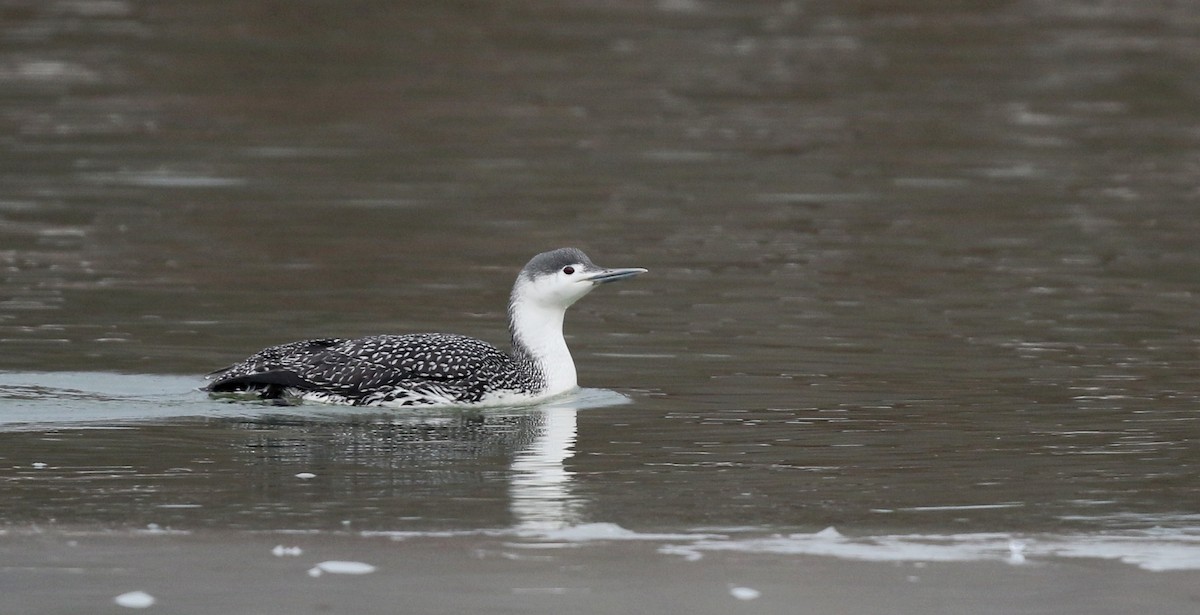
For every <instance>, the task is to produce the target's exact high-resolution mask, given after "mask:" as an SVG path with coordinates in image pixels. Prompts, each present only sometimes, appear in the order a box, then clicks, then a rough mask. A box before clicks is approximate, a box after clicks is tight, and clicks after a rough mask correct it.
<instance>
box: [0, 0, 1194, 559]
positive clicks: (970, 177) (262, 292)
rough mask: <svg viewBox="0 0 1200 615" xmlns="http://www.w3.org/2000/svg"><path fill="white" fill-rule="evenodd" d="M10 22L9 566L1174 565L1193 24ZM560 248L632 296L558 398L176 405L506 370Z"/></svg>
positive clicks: (919, 18) (924, 20)
mask: <svg viewBox="0 0 1200 615" xmlns="http://www.w3.org/2000/svg"><path fill="white" fill-rule="evenodd" d="M0 11H2V14H0V17H2V18H3V19H2V21H3V31H2V35H3V37H2V39H0V126H3V131H2V133H3V136H0V152H2V154H0V155H2V157H3V159H4V160H5V163H4V164H3V165H2V166H0V187H2V193H0V369H3V370H7V373H5V374H0V376H2V377H0V425H2V428H3V432H2V433H0V441H2V444H0V460H2V461H3V463H0V466H3V467H0V485H3V490H4V493H5V497H3V498H0V521H2V522H3V523H4V524H7V525H12V526H28V525H42V524H50V523H53V524H60V525H64V526H84V527H91V528H114V527H120V528H124V527H143V526H146V525H148V524H155V526H156V527H171V528H177V529H184V530H187V529H201V528H234V529H253V530H280V529H315V530H341V529H344V528H346V527H351V528H355V529H359V530H364V531H367V530H370V531H400V532H403V531H433V530H478V529H492V528H512V527H516V528H541V529H543V530H544V529H547V528H561V527H576V526H581V527H607V526H603V525H601V526H589V525H587V524H614V525H615V526H619V527H620V528H626V529H628V530H630V531H639V532H646V533H653V532H696V533H704V532H706V531H711V530H712V529H713V528H721V530H720V531H732V529H731V528H739V529H737V531H751V532H758V533H764V534H772V533H778V532H784V533H787V532H799V533H804V535H807V533H810V532H812V533H815V532H819V531H820V530H822V529H823V528H825V527H827V526H831V525H832V526H836V527H837V528H838V529H839V530H840V531H841V532H842V533H843V534H849V535H868V536H870V535H893V534H905V533H909V532H913V533H918V534H922V535H927V534H928V535H948V534H954V535H957V534H964V533H989V532H1000V533H1005V535H1007V533H1016V534H1036V535H1040V536H1051V537H1055V536H1057V537H1062V536H1079V535H1088V536H1117V535H1118V534H1116V533H1120V532H1145V531H1151V530H1154V531H1167V532H1168V533H1169V535H1168V536H1167V538H1166V540H1167V542H1168V543H1171V544H1174V545H1175V546H1182V548H1184V549H1185V555H1184V558H1183V560H1184V561H1185V562H1188V561H1190V562H1191V564H1188V565H1187V566H1193V567H1194V566H1200V553H1198V552H1197V551H1196V550H1195V549H1194V547H1193V546H1189V545H1191V544H1192V543H1191V542H1189V541H1191V540H1192V538H1194V536H1195V535H1196V534H1197V533H1200V525H1197V514H1198V513H1200V510H1198V507H1200V481H1198V479H1197V476H1198V474H1200V472H1198V468H1197V457H1196V452H1195V444H1196V439H1197V436H1198V435H1200V424H1198V422H1197V416H1200V415H1198V414H1197V407H1198V403H1200V387H1198V386H1197V385H1196V375H1197V373H1200V355H1198V353H1197V347H1198V343H1200V328H1198V325H1197V319H1196V314H1197V311H1198V310H1197V308H1198V307H1200V295H1198V293H1200V239H1197V238H1198V237H1200V216H1197V214H1196V206H1197V197H1198V195H1200V192H1198V191H1197V186H1198V185H1200V170H1198V168H1197V164H1196V158H1195V152H1196V151H1197V146H1198V145H1200V104H1198V103H1200V100H1198V98H1200V90H1197V88H1196V82H1195V75H1196V72H1197V69H1198V64H1200V57H1198V56H1197V53H1196V49H1197V48H1200V47H1197V38H1198V35H1200V11H1197V10H1195V9H1193V8H1191V5H1188V4H1186V3H1184V4H1178V3H1168V2H1162V3H1157V2H1150V3H1138V4H1137V5H1136V6H1134V5H1132V4H1131V5H1128V6H1125V5H1122V4H1120V3H1090V2H1039V1H1029V2H1013V3H994V2H977V3H973V2H968V3H957V4H955V5H954V7H949V8H948V7H946V6H944V5H943V3H934V2H913V3H887V2H879V3H876V2H856V3H832V2H828V3H827V2H813V3H800V2H782V3H780V2H765V3H757V2H719V1H695V2H692V1H678V2H674V1H669V2H657V3H621V2H617V3H595V2H583V3H559V2H529V3H501V4H496V5H481V6H468V5H452V4H446V3H399V4H397V3H390V2H360V3H354V5H353V6H352V7H351V6H344V5H342V4H339V3H329V4H323V3H280V4H275V3H249V4H245V5H235V6H227V5H224V4H222V5H216V4H213V3H202V2H156V3H146V4H142V3H133V2H123V1H121V0H117V1H77V2H53V3H36V2H29V3H22V2H13V3H7V4H6V5H5V6H4V7H2V8H0ZM560 245H579V246H580V247H583V248H585V249H586V250H588V252H589V253H590V254H591V256H592V257H593V258H594V260H596V261H597V262H598V263H601V264H605V265H610V266H643V267H647V268H648V269H650V274H648V275H646V276H642V277H641V278H639V279H637V280H635V281H631V282H627V283H623V284H621V285H619V286H618V285H614V286H612V287H606V288H604V289H601V290H600V291H599V292H596V293H593V295H591V296H589V297H588V298H587V299H586V300H584V301H583V302H581V303H580V304H579V305H577V306H576V307H575V308H573V310H572V313H571V314H570V316H569V317H568V323H567V326H568V334H569V342H570V343H571V345H572V347H573V350H574V353H575V357H576V362H577V365H578V367H579V371H580V375H581V383H582V384H583V385H584V386H585V387H589V388H588V389H585V390H584V391H583V392H581V393H580V394H579V396H577V397H573V398H570V399H568V400H564V401H562V402H559V403H556V404H554V405H552V406H549V407H542V408H523V409H508V410H505V409H500V410H487V411H465V410H437V411H421V412H416V413H407V414H405V413H395V412H365V413H364V412H359V411H353V410H348V409H336V408H327V407H314V406H311V405H310V406H302V407H295V408H277V407H271V406H260V405H254V404H232V403H226V402H221V401H214V400H209V399H207V398H206V397H205V396H204V395H202V394H201V393H199V392H197V391H195V390H194V389H195V387H197V386H199V385H200V384H201V383H202V379H201V376H202V374H204V373H206V372H208V371H210V370H212V369H215V368H217V367H220V366H222V365H224V364H227V363H229V362H231V361H233V360H236V359H238V358H240V357H242V356H244V355H246V354H248V353H250V352H252V351H254V350H257V349H258V348H260V347H262V346H265V345H268V344H272V343H279V342H283V341H289V340H292V339H299V338H304V337H319V336H326V335H340V336H348V335H357V334H367V333H377V332H410V331H411V332H415V331H437V330H442V331H453V332H459V333H466V334H471V335H476V336H479V337H482V338H484V339H488V340H490V341H493V342H497V343H500V342H503V341H505V340H504V331H505V323H504V322H503V318H504V302H505V300H506V297H507V293H508V289H509V287H510V285H511V283H512V279H513V277H514V275H515V272H516V270H517V268H519V266H520V265H521V264H522V263H524V262H525V261H526V260H527V259H528V258H529V256H531V255H532V254H533V253H536V252H538V251H541V250H544V249H548V248H553V247H558V246H560ZM302 474H303V475H307V474H311V475H312V476H311V477H306V478H300V477H298V476H299V475H302ZM826 536H827V537H828V535H826ZM1122 536H1123V534H1122ZM1156 540H1157V538H1156ZM1172 540H1173V541H1174V542H1171V541H1172ZM689 548H693V547H689ZM694 548H695V549H702V548H704V545H703V544H701V545H697V546H695V547H694ZM764 548H766V547H764ZM797 548H799V547H797ZM989 548H990V547H989ZM1188 549H1191V550H1188ZM800 550H801V551H803V549H800ZM1034 550H1036V549H1034ZM1188 554H1190V555H1188ZM1189 557H1190V559H1188V558H1189ZM1187 566H1184V567H1187Z"/></svg>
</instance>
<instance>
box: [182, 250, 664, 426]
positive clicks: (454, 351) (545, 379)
mask: <svg viewBox="0 0 1200 615" xmlns="http://www.w3.org/2000/svg"><path fill="white" fill-rule="evenodd" d="M645 271H646V270H645V269H639V268H626V269H604V268H600V267H597V266H596V265H594V264H593V263H592V262H591V260H590V259H588V257H587V255H585V254H584V253H583V252H582V251H580V250H578V249H575V248H560V249H558V250H553V251H550V252H545V253H542V254H539V255H537V256H535V257H533V259H531V260H530V261H529V263H528V264H526V265H525V267H524V268H523V269H522V270H521V273H520V274H519V275H518V276H517V281H516V283H515V284H514V285H513V291H512V295H511V296H510V299H509V304H508V314H509V332H510V334H511V336H512V349H511V350H510V351H508V352H504V351H501V350H500V349H498V348H496V347H495V346H493V345H491V344H489V343H487V342H484V341H482V340H478V339H475V338H471V337H467V336H464V335H454V334H448V333H418V334H408V335H373V336H368V337H361V338H357V339H341V338H326V339H313V340H304V341H299V342H292V343H289V344H282V345H279V346H272V347H270V348H266V349H263V350H261V351H259V352H258V353H255V354H254V355H251V356H250V357H248V358H247V359H245V360H243V361H241V362H239V363H236V364H234V365H231V366H229V367H226V368H224V369H221V370H218V371H216V372H213V373H212V374H210V376H209V378H210V379H212V382H211V383H209V384H208V386H207V387H205V388H206V390H208V391H210V392H212V393H253V394H256V395H258V396H259V397H262V398H264V399H277V398H284V397H297V398H300V399H303V400H308V401H320V402H326V403H337V404H350V405H356V406H427V405H496V404H512V403H528V402H532V401H537V400H539V399H543V398H547V397H551V396H554V395H558V394H561V393H564V392H566V391H569V390H571V389H574V388H575V386H576V384H577V381H576V372H575V362H574V360H573V359H572V357H571V351H570V349H568V348H567V343H566V340H565V339H563V335H562V328H563V319H564V317H565V315H566V310H567V308H568V307H570V306H571V305H572V304H573V303H575V301H577V300H578V299H580V298H581V297H583V296H584V295H586V294H587V293H588V292H590V291H591V290H592V289H593V288H594V287H595V286H596V285H598V284H603V283H607V282H612V281H616V280H622V279H625V278H629V277H632V276H635V275H638V274H640V273H644V272H645Z"/></svg>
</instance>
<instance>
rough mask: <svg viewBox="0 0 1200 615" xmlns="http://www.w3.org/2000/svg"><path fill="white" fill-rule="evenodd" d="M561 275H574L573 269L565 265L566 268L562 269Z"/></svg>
mask: <svg viewBox="0 0 1200 615" xmlns="http://www.w3.org/2000/svg"><path fill="white" fill-rule="evenodd" d="M563 273H565V274H567V275H571V274H572V273H575V268H574V267H572V266H570V265H567V266H566V267H563Z"/></svg>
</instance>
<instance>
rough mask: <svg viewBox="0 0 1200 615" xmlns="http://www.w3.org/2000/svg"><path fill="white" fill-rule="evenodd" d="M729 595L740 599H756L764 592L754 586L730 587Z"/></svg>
mask: <svg viewBox="0 0 1200 615" xmlns="http://www.w3.org/2000/svg"><path fill="white" fill-rule="evenodd" d="M729 595H730V596H733V597H734V598H737V599H738V600H754V599H756V598H758V597H759V596H761V595H762V592H760V591H758V590H757V589H754V588H753V587H730V588H729Z"/></svg>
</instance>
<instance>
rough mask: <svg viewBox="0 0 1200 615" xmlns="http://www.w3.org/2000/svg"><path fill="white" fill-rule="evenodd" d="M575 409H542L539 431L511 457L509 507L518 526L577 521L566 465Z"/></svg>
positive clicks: (562, 524)
mask: <svg viewBox="0 0 1200 615" xmlns="http://www.w3.org/2000/svg"><path fill="white" fill-rule="evenodd" d="M577 413H578V410H577V409H576V408H574V407H570V406H559V407H551V408H546V409H545V410H543V411H542V412H541V430H540V432H539V433H538V435H537V436H536V437H535V438H534V440H533V442H532V443H530V445H529V446H528V447H526V448H525V450H523V451H521V452H519V453H517V455H516V457H515V458H514V459H513V462H512V478H511V479H510V480H509V493H510V495H511V500H510V504H509V510H511V511H512V515H513V517H514V518H515V520H516V524H517V528H518V529H522V530H534V531H544V530H553V529H558V528H562V527H565V526H569V525H573V524H575V523H577V522H578V520H579V508H580V501H579V499H578V498H576V497H575V496H574V494H573V493H572V491H573V489H572V487H573V485H572V473H571V471H569V470H567V467H566V461H567V459H570V458H571V457H572V456H574V455H575V434H576V418H577Z"/></svg>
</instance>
